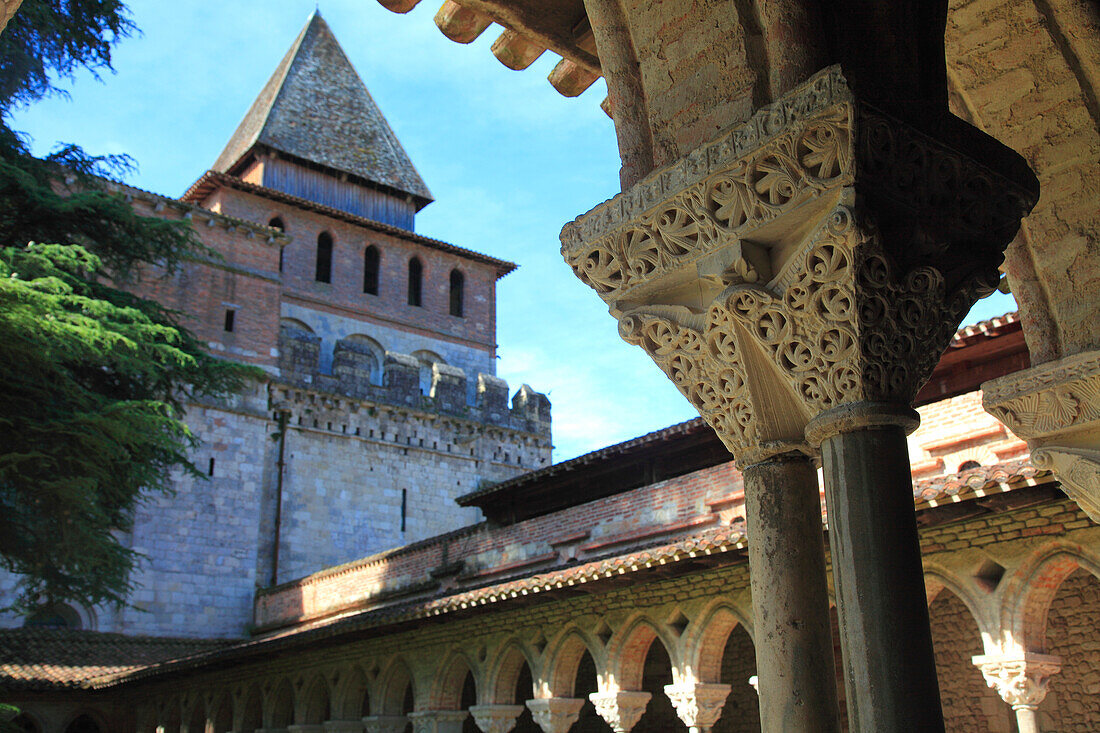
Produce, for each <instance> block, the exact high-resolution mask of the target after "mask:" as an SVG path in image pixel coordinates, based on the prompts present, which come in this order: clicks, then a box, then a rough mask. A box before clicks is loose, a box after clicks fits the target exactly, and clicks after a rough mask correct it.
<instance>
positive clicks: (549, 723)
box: [527, 697, 584, 733]
mask: <svg viewBox="0 0 1100 733" xmlns="http://www.w3.org/2000/svg"><path fill="white" fill-rule="evenodd" d="M582 707H584V700H582V699H580V698H576V697H537V698H535V699H534V700H528V701H527V709H528V710H530V711H531V716H532V717H533V718H534V719H535V722H536V723H538V726H539V727H540V728H542V730H543V733H566V731H568V730H569V729H570V728H572V727H573V724H574V723H576V722H577V717H578V716H579V715H580V714H581V708H582Z"/></svg>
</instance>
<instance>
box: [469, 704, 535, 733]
mask: <svg viewBox="0 0 1100 733" xmlns="http://www.w3.org/2000/svg"><path fill="white" fill-rule="evenodd" d="M522 712H523V706H522V705H474V706H473V707H471V708H470V715H472V716H473V717H474V722H475V723H477V727H478V728H480V729H481V730H482V731H484V733H508V731H510V730H512V729H513V728H515V727H516V719H517V718H518V717H519V716H520V714H521V713H522Z"/></svg>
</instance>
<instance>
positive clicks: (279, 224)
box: [267, 216, 286, 272]
mask: <svg viewBox="0 0 1100 733" xmlns="http://www.w3.org/2000/svg"><path fill="white" fill-rule="evenodd" d="M267 225H268V226H269V227H271V228H272V229H278V230H279V231H280V232H285V231H286V225H285V224H283V220H282V219H280V218H279V217H277V216H273V217H271V221H269V222H268V223H267ZM282 271H283V248H282V247H279V272H282Z"/></svg>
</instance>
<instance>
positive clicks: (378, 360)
mask: <svg viewBox="0 0 1100 733" xmlns="http://www.w3.org/2000/svg"><path fill="white" fill-rule="evenodd" d="M385 363H386V349H385V347H383V346H382V344H380V343H378V342H377V341H375V340H374V339H373V338H371V337H370V336H368V335H366V334H365V333H353V334H350V335H348V336H345V337H344V338H342V339H340V340H339V341H337V342H336V350H335V353H334V357H333V367H332V369H333V373H334V374H336V375H337V376H340V371H341V369H343V368H348V367H350V368H351V369H352V370H353V371H360V372H361V371H362V369H363V367H364V366H366V367H367V371H369V376H368V377H367V380H368V381H369V382H370V383H371V384H374V385H378V386H381V385H382V383H383V374H382V368H383V367H382V365H383V364H385Z"/></svg>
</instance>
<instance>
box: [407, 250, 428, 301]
mask: <svg viewBox="0 0 1100 733" xmlns="http://www.w3.org/2000/svg"><path fill="white" fill-rule="evenodd" d="M423 276H424V266H423V265H421V264H420V260H418V259H417V258H415V257H413V258H412V259H411V260H409V305H415V306H419V305H420V304H421V303H420V282H421V280H422V279H423Z"/></svg>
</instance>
